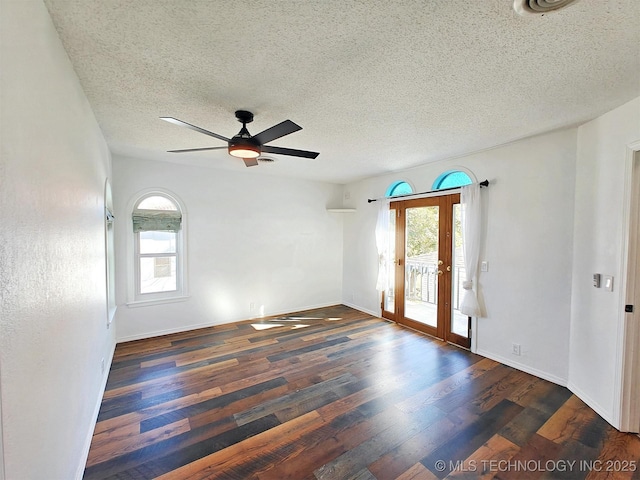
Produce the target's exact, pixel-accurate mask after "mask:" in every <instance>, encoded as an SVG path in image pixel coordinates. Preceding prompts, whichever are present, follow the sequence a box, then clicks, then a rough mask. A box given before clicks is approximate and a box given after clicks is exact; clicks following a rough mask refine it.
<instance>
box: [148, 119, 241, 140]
mask: <svg viewBox="0 0 640 480" xmlns="http://www.w3.org/2000/svg"><path fill="white" fill-rule="evenodd" d="M160 119H161V120H164V121H165V122H169V123H173V124H175V125H179V126H180V127H187V128H190V129H191V130H195V131H196V132H200V133H204V134H205V135H209V136H210V137H213V138H218V139H220V140H223V141H225V142H228V141H229V139H228V138H227V137H223V136H222V135H218V134H217V133H213V132H210V131H209V130H205V129H204V128H200V127H196V126H195V125H191V124H190V123H187V122H183V121H182V120H178V119H177V118H173V117H160Z"/></svg>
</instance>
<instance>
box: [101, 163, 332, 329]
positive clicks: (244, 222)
mask: <svg viewBox="0 0 640 480" xmlns="http://www.w3.org/2000/svg"><path fill="white" fill-rule="evenodd" d="M240 165H241V164H240ZM253 168H256V169H257V168H260V169H268V168H269V165H260V166H258V167H253ZM113 171H114V182H113V191H114V207H115V216H116V224H115V232H116V252H117V255H116V271H117V274H116V275H117V291H116V296H117V302H118V304H119V307H118V312H117V314H116V321H117V336H118V340H119V341H124V340H130V339H133V338H141V337H147V336H153V335H158V334H162V333H167V332H173V331H181V330H186V329H190V328H196V327H201V326H205V325H214V324H220V323H227V322H232V321H237V320H243V319H247V318H251V317H254V316H258V315H259V313H260V309H261V307H264V310H263V311H264V314H265V315H272V314H280V313H285V312H291V311H296V310H302V309H306V308H312V307H315V306H325V305H332V304H336V303H340V301H341V293H342V223H343V218H342V216H340V214H336V213H329V212H327V211H326V208H325V207H326V206H329V205H332V204H334V205H335V203H336V201H339V200H340V196H341V192H342V189H341V187H340V186H338V185H331V184H327V183H319V182H310V181H303V180H295V179H287V178H278V177H270V176H264V175H256V174H255V172H252V171H250V170H249V169H246V167H244V165H242V167H241V168H239V170H238V171H237V172H236V171H233V172H229V171H222V170H214V169H209V168H203V167H193V166H186V165H176V164H171V163H164V162H156V161H148V160H140V159H133V158H121V157H118V156H114V160H113ZM148 188H162V189H166V190H169V191H171V192H173V193H174V194H176V195H177V196H178V197H179V198H180V199H181V200H182V201H183V202H184V204H185V205H186V210H187V227H186V234H187V248H188V281H189V283H188V288H189V295H190V298H189V299H188V300H187V301H184V302H179V303H169V304H162V305H154V306H144V307H134V308H132V307H128V306H126V305H124V304H125V303H126V302H127V285H128V284H129V283H130V282H131V279H129V278H127V262H128V261H130V259H131V258H132V256H133V254H132V252H130V251H129V252H128V251H127V241H126V239H127V236H129V235H130V232H131V220H130V219H131V212H130V211H129V210H128V204H129V203H130V202H131V201H132V199H134V198H135V196H136V194H137V193H138V192H141V191H143V190H145V189H148ZM251 303H253V304H254V305H255V308H254V311H251V310H250V304H251Z"/></svg>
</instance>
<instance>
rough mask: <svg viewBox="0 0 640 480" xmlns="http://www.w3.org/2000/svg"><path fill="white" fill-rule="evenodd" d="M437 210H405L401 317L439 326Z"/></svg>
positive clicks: (424, 208) (421, 208)
mask: <svg viewBox="0 0 640 480" xmlns="http://www.w3.org/2000/svg"><path fill="white" fill-rule="evenodd" d="M438 214H439V208H438V207H437V206H433V207H416V208H407V209H406V228H405V238H406V245H405V288H404V295H405V298H404V316H405V317H406V318H410V319H411V320H416V321H418V322H421V323H424V324H427V325H430V326H432V327H437V325H438V221H439V218H438Z"/></svg>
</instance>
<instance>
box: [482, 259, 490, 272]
mask: <svg viewBox="0 0 640 480" xmlns="http://www.w3.org/2000/svg"><path fill="white" fill-rule="evenodd" d="M480 271H481V272H488V271H489V262H486V261H485V262H482V263H481V264H480Z"/></svg>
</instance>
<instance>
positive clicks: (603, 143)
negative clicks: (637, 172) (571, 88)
mask: <svg viewBox="0 0 640 480" xmlns="http://www.w3.org/2000/svg"><path fill="white" fill-rule="evenodd" d="M638 141H640V98H636V99H635V100H633V101H631V102H629V103H627V104H625V105H623V106H621V107H619V108H617V109H615V110H613V111H611V112H609V113H607V114H605V115H602V116H601V117H598V118H596V119H595V120H593V121H591V122H589V123H586V124H585V125H582V126H581V127H580V128H579V129H578V150H577V158H578V160H577V167H576V199H575V229H574V238H575V242H574V255H573V289H572V291H573V297H572V313H571V342H570V347H571V357H570V382H569V388H571V389H572V390H573V391H574V392H576V393H578V394H579V395H580V397H581V398H582V399H583V400H584V401H585V402H586V403H588V404H589V405H590V406H591V407H592V408H593V409H594V410H596V411H597V412H598V413H599V414H600V415H602V416H603V417H604V418H605V419H607V420H608V421H609V422H610V423H612V424H613V425H614V426H617V425H618V424H619V391H620V384H619V382H620V377H619V374H620V361H621V354H622V351H621V348H620V347H621V343H620V340H621V337H620V335H621V333H622V327H623V325H624V311H623V305H624V296H623V294H622V293H623V292H624V286H623V283H624V278H623V273H624V269H623V264H624V261H625V259H624V258H623V257H624V248H623V245H624V242H625V240H626V237H627V232H626V224H627V220H628V219H627V218H625V216H626V215H625V213H627V214H628V211H627V210H626V207H625V203H626V202H627V201H628V198H625V195H626V191H628V190H627V189H625V186H628V182H630V178H629V173H630V169H629V167H630V160H631V157H630V156H629V155H628V152H627V145H629V144H631V143H632V142H638ZM594 273H601V274H603V275H613V276H614V291H613V292H607V291H605V290H604V289H602V288H600V289H596V288H594V287H593V285H592V276H593V274H594Z"/></svg>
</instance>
